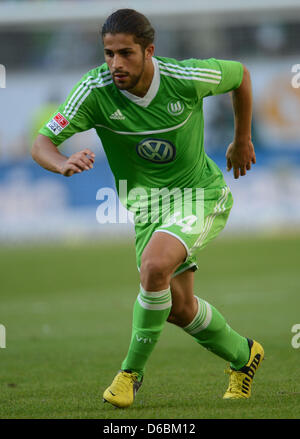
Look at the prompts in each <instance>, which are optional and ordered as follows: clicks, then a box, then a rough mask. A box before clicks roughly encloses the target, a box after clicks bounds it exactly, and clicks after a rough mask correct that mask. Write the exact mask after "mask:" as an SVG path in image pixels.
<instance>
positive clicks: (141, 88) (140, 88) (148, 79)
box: [127, 58, 154, 98]
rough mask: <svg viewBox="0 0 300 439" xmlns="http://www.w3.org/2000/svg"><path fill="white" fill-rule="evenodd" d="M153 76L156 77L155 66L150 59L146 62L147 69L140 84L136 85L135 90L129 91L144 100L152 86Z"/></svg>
mask: <svg viewBox="0 0 300 439" xmlns="http://www.w3.org/2000/svg"><path fill="white" fill-rule="evenodd" d="M153 76H154V65H153V61H152V58H150V60H148V61H146V63H145V69H144V72H143V74H142V76H141V79H140V80H139V82H138V83H137V84H136V86H135V87H134V88H131V89H128V90H127V91H128V92H129V93H132V94H133V95H135V96H138V97H140V98H143V97H144V96H145V95H146V94H147V92H148V90H149V88H150V86H151V83H152V80H153Z"/></svg>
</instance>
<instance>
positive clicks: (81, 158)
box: [60, 148, 95, 177]
mask: <svg viewBox="0 0 300 439" xmlns="http://www.w3.org/2000/svg"><path fill="white" fill-rule="evenodd" d="M94 161H95V154H94V153H93V152H92V151H91V150H90V149H88V148H86V149H83V150H82V151H79V152H75V154H72V155H71V156H70V157H69V158H68V159H67V160H65V162H64V163H63V165H62V167H61V171H60V173H61V174H62V175H64V176H65V177H71V176H72V175H73V174H78V173H80V172H82V171H88V170H90V169H92V168H93V163H94Z"/></svg>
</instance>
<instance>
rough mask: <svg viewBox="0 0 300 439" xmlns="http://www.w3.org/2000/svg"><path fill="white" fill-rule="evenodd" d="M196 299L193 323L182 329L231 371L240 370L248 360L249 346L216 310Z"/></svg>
mask: <svg viewBox="0 0 300 439" xmlns="http://www.w3.org/2000/svg"><path fill="white" fill-rule="evenodd" d="M197 299H198V312H197V314H196V316H195V317H194V319H193V321H192V322H191V323H190V324H189V325H187V326H186V327H184V328H183V329H184V331H186V332H187V333H188V334H190V335H192V336H193V337H194V338H195V339H196V341H197V342H198V343H199V344H201V346H204V347H205V348H206V349H208V350H209V351H211V352H213V353H214V354H216V355H218V356H219V357H221V358H223V359H224V360H226V361H230V366H231V367H232V368H233V369H236V370H237V369H240V368H241V367H243V366H245V364H246V363H247V362H248V360H249V355H250V354H249V345H248V341H247V339H246V338H245V337H242V336H241V335H239V334H238V333H237V332H236V331H234V330H233V329H232V328H231V327H230V326H229V325H228V324H227V323H226V320H225V319H224V317H223V316H222V315H221V314H220V313H219V311H218V310H216V308H214V307H213V306H212V305H210V304H209V303H207V302H206V301H205V300H202V299H199V297H197Z"/></svg>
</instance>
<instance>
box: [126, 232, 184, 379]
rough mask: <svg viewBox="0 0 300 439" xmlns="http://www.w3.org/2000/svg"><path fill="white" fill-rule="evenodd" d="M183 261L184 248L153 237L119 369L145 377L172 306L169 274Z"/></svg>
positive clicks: (156, 235) (144, 257)
mask: <svg viewBox="0 0 300 439" xmlns="http://www.w3.org/2000/svg"><path fill="white" fill-rule="evenodd" d="M185 258H186V249H185V247H184V246H183V244H182V243H181V242H180V241H179V240H178V239H176V238H175V237H174V236H171V235H169V234H166V233H154V234H153V236H152V237H151V239H150V241H149V243H148V244H147V246H146V248H145V250H144V251H143V254H142V259H141V267H140V280H141V283H140V292H139V295H138V297H137V299H136V302H135V305H134V312H133V323H132V338H131V343H130V346H129V350H128V354H127V356H126V358H125V360H124V361H123V363H122V369H123V370H125V369H129V370H133V371H135V372H138V373H139V376H140V377H141V376H142V375H143V374H144V368H145V364H146V361H147V359H148V358H149V356H150V354H151V352H152V350H153V348H154V346H155V344H156V342H157V340H158V338H159V335H160V333H161V331H162V329H163V326H164V324H165V322H166V320H167V318H168V315H169V313H170V309H171V305H172V296H171V290H170V281H171V276H172V273H173V272H174V271H175V269H176V268H177V267H178V266H179V265H181V264H182V262H183V261H184V260H185Z"/></svg>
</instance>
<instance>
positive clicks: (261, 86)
mask: <svg viewBox="0 0 300 439" xmlns="http://www.w3.org/2000/svg"><path fill="white" fill-rule="evenodd" d="M124 6H126V7H127V6H129V7H133V8H136V9H138V10H141V11H142V12H144V13H145V14H146V15H148V16H149V18H150V19H151V21H152V22H153V25H154V27H155V28H156V30H157V38H156V54H157V55H161V56H169V57H175V58H179V59H183V58H189V57H198V58H209V57H216V58H221V59H222V58H224V59H233V60H239V61H241V62H243V63H245V64H246V65H247V66H248V67H249V69H250V71H251V75H252V81H253V94H254V118H253V139H254V144H255V147H256V152H257V165H256V166H255V167H254V168H253V170H252V171H251V172H250V173H249V175H248V176H247V177H246V178H242V179H240V180H238V181H234V180H233V178H232V176H231V175H228V174H227V173H226V171H225V175H226V179H227V181H228V182H229V184H230V186H231V188H232V191H233V195H234V197H235V200H236V203H235V207H234V209H233V212H232V215H231V218H230V221H229V224H228V227H227V230H226V232H227V233H229V232H234V233H236V232H237V231H242V232H243V233H245V232H247V233H248V232H249V233H251V232H252V231H254V230H255V231H257V230H267V231H270V229H272V230H274V229H275V230H278V229H280V230H282V232H284V231H287V230H289V231H290V230H291V228H292V229H295V228H298V227H299V225H300V173H299V169H300V168H299V167H300V120H299V114H300V89H299V88H293V87H292V78H293V76H295V75H296V73H293V72H292V67H293V66H294V65H297V64H298V63H300V58H299V44H298V41H299V33H300V5H299V2H298V1H297V0H294V1H292V0H288V1H285V2H281V1H278V0H263V1H261V0H260V1H258V0H255V1H252V2H251V6H250V4H249V3H248V2H240V1H236V0H231V1H229V2H226V6H225V4H224V2H222V1H217V0H214V1H211V2H206V1H187V2H179V1H172V2H170V1H160V2H158V1H153V2H151V3H150V2H143V1H127V2H124V1H117V0H114V1H100V0H99V1H1V2H0V64H3V65H4V66H5V68H6V88H5V89H0V93H1V95H0V171H1V172H0V240H1V241H5V242H15V243H16V242H22V241H24V240H30V241H32V240H39V241H40V240H47V239H51V240H52V239H54V238H55V239H65V238H67V239H72V237H74V238H76V239H79V238H80V237H83V238H84V239H85V238H88V237H89V236H92V237H93V240H95V239H96V238H99V239H101V238H105V237H107V236H108V234H110V233H108V232H109V231H110V230H111V227H109V225H107V226H106V227H104V226H103V225H100V224H98V223H97V221H96V209H97V207H98V205H99V201H97V200H96V193H97V190H98V189H99V188H101V187H104V186H105V187H111V186H112V187H113V185H114V183H113V179H112V176H111V174H110V171H109V169H108V166H107V163H106V159H105V157H104V154H103V151H102V148H101V143H100V141H99V140H98V138H97V137H96V135H95V134H94V132H93V131H91V132H87V133H84V134H78V135H76V136H75V137H73V138H72V139H71V140H69V141H67V142H66V143H65V145H64V146H63V151H65V152H66V154H68V153H71V152H73V151H75V150H78V149H80V148H82V147H89V148H92V149H93V150H94V151H95V152H96V155H97V163H96V166H95V168H94V170H93V171H91V172H89V173H85V174H83V175H81V176H75V177H73V178H72V179H66V178H63V177H61V176H58V175H54V174H51V173H49V172H47V171H44V170H42V169H40V168H39V167H38V165H36V164H35V163H33V162H32V160H31V157H30V149H31V145H32V141H33V139H34V137H35V136H36V133H37V131H38V129H39V127H40V126H41V125H42V124H43V123H44V121H45V120H47V119H48V116H49V115H51V114H52V113H53V111H54V110H55V109H56V108H57V106H58V104H59V103H61V102H62V101H63V100H64V99H65V98H66V96H67V94H68V93H69V91H70V90H71V88H72V87H73V85H74V84H75V83H76V82H77V81H78V79H79V78H80V77H81V75H82V74H83V73H85V72H86V71H88V70H90V69H92V68H93V67H95V66H96V65H98V64H101V63H102V62H103V53H102V45H101V41H100V39H99V30H100V28H101V24H102V23H103V20H104V18H105V17H106V16H107V15H109V14H110V13H111V12H112V11H113V10H116V9H118V8H119V7H124ZM299 69H300V66H299ZM298 82H299V81H298ZM299 85H300V82H299ZM205 123H206V131H205V147H206V151H207V153H208V154H209V155H210V156H211V157H212V158H214V159H215V160H216V162H217V163H218V164H219V165H220V167H221V168H222V169H223V170H225V169H224V167H225V155H224V154H225V151H226V147H227V145H228V144H229V142H230V141H231V139H232V134H233V117H232V111H231V102H230V97H229V95H222V96H218V97H210V98H208V99H206V100H205ZM131 228H132V227H131V225H130V226H129V227H128V226H126V225H118V226H117V227H116V226H113V228H112V230H113V235H114V236H116V235H117V236H120V235H123V236H124V237H125V236H127V235H128V233H129V234H130V230H131Z"/></svg>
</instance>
